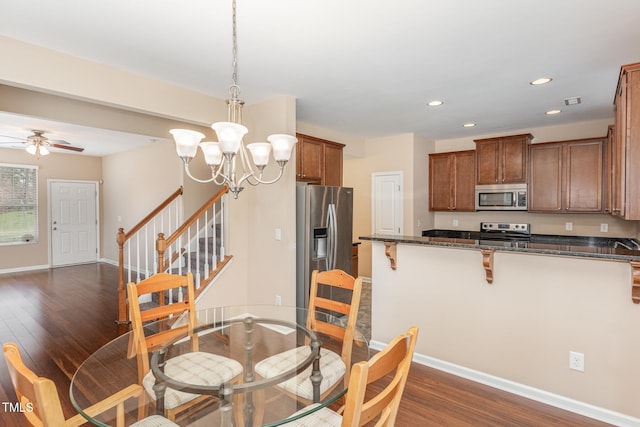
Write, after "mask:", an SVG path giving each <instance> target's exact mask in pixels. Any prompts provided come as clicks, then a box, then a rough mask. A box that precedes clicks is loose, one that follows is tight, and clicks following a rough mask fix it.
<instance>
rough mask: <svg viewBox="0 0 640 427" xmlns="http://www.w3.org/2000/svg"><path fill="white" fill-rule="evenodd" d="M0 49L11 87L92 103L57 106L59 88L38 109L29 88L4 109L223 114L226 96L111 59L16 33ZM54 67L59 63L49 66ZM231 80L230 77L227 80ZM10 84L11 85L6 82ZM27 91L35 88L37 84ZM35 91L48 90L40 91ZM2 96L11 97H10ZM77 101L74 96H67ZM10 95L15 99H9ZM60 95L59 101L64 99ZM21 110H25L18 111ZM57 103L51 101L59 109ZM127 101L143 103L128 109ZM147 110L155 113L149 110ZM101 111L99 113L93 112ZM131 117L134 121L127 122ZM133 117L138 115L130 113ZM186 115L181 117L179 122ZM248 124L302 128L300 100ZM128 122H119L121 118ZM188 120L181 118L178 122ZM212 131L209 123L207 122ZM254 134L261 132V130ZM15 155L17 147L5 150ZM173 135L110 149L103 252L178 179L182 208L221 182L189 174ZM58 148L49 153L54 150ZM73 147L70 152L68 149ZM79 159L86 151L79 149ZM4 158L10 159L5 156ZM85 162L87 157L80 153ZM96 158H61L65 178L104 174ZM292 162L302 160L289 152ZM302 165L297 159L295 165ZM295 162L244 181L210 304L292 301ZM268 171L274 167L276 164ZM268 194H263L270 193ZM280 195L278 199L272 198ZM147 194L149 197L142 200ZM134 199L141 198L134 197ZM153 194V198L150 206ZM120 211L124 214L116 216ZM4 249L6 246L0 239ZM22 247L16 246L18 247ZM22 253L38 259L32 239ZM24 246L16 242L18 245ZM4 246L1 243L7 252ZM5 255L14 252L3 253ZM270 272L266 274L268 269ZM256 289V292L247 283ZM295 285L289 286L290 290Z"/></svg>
mask: <svg viewBox="0 0 640 427" xmlns="http://www.w3.org/2000/svg"><path fill="white" fill-rule="evenodd" d="M0 49H1V50H2V51H3V52H4V53H5V55H6V56H7V57H11V58H12V61H8V62H7V64H5V65H6V66H3V67H2V69H0V82H2V83H6V84H7V85H8V86H6V87H4V88H1V89H4V90H5V91H8V92H12V93H13V92H16V91H17V92H20V90H17V89H16V88H24V89H30V90H32V91H35V92H37V93H39V94H41V93H42V92H44V93H49V94H53V95H64V97H66V98H68V99H70V100H86V101H90V102H91V104H90V106H89V105H86V107H87V108H84V109H83V112H86V113H89V112H90V113H91V114H88V116H90V118H86V117H84V118H82V119H81V118H80V117H78V116H81V115H83V114H81V112H79V111H78V109H75V110H74V111H67V112H66V113H64V114H58V113H56V112H55V111H59V110H61V109H62V110H66V108H64V104H65V102H64V98H62V101H60V99H58V98H57V97H56V99H53V100H51V101H52V102H54V103H56V102H57V104H55V105H56V107H57V108H48V109H47V111H45V112H43V111H41V110H39V109H38V105H39V103H38V102H34V100H33V99H29V98H28V97H26V95H25V97H24V98H21V99H23V101H24V102H6V98H2V99H0V109H2V110H5V111H14V112H19V113H20V114H29V113H30V112H32V113H33V111H36V113H34V115H36V116H39V117H47V118H50V119H54V120H64V121H69V122H72V123H78V124H84V125H89V126H96V127H100V123H102V122H101V121H100V120H99V119H97V118H100V116H102V114H101V111H100V108H101V106H102V107H104V106H108V107H115V108H116V109H117V110H118V111H119V112H120V115H118V112H114V111H109V112H108V114H113V115H112V116H110V119H111V124H110V125H105V126H107V127H108V128H109V129H114V126H115V129H116V130H126V131H134V132H135V131H136V130H133V129H135V126H136V123H137V122H138V120H137V119H138V118H139V117H137V116H135V114H137V113H147V114H148V115H152V116H157V117H165V118H172V119H176V120H179V121H181V122H186V123H193V124H194V125H195V126H196V128H197V129H198V130H201V128H200V127H198V126H206V127H208V126H209V124H210V123H211V122H213V121H217V120H225V119H226V105H225V103H224V101H223V100H219V99H215V98H212V97H209V96H206V95H203V94H201V93H196V92H193V91H189V90H186V89H184V88H180V87H177V86H172V85H170V84H166V83H163V82H159V81H154V80H152V79H148V78H144V77H142V76H139V75H135V74H132V73H127V72H124V71H121V70H117V69H113V68H110V67H107V66H104V65H100V64H96V63H91V62H89V61H84V60H81V59H78V58H74V57H71V56H69V55H64V54H60V53H57V52H53V51H48V50H46V49H42V48H39V47H36V46H32V45H28V44H25V43H22V42H18V41H16V40H12V39H7V38H5V37H0ZM34 63H47V64H48V65H49V66H48V67H33V66H32V65H33V64H34ZM50 67H54V68H55V69H56V73H51V72H50ZM224 84H225V85H226V82H225V83H224ZM3 93H5V92H3ZM29 95H32V93H31V92H30V93H29ZM38 99H43V97H39V98H38ZM3 101H4V102H3ZM70 102H72V101H70ZM7 104H9V106H7ZM61 105H62V107H61ZM16 110H19V111H16ZM52 110H54V111H52ZM126 111H133V112H136V113H135V114H132V115H131V117H129V115H128V114H127V113H126ZM145 117H146V119H148V116H145ZM95 120H97V122H96V121H95ZM130 120H131V122H130ZM132 122H133V123H132ZM152 123H155V122H153V121H151V122H150V123H148V124H150V127H156V128H157V130H158V134H159V136H160V137H166V138H169V135H168V133H167V131H168V128H167V127H165V126H166V125H167V123H168V122H167V123H165V122H163V123H162V124H157V123H156V124H152ZM182 124H184V123H182ZM245 124H246V125H247V126H248V127H249V128H250V129H251V132H252V134H250V135H247V141H255V140H257V139H263V138H264V137H266V136H267V135H268V134H271V133H295V100H294V99H293V98H287V97H284V98H281V99H280V98H279V99H276V100H273V101H269V102H265V103H263V104H260V105H255V106H252V105H247V106H246V107H245ZM121 126H122V127H121ZM180 127H184V126H180ZM207 133H209V134H210V135H211V134H212V132H211V131H210V130H208V131H207ZM254 138H255V139H254ZM2 151H3V152H4V151H7V152H10V153H11V155H18V153H21V152H20V151H15V150H2ZM173 153H174V149H173V147H172V143H170V142H168V141H163V142H160V143H158V144H156V145H153V146H149V147H146V148H145V149H142V150H138V151H135V152H131V153H128V154H122V155H116V156H111V157H108V158H105V159H104V168H105V171H104V181H105V185H106V188H105V193H106V201H105V203H104V206H103V209H104V211H105V214H104V216H105V226H104V230H105V232H104V234H105V235H104V239H103V240H104V242H105V243H104V244H105V248H104V252H105V254H104V255H105V258H107V259H111V257H112V256H114V250H115V247H116V245H115V243H114V240H115V235H114V234H112V233H114V230H117V228H118V227H120V226H122V227H125V228H126V227H129V226H131V225H133V224H135V223H136V222H137V221H138V220H139V219H140V218H141V216H140V212H142V211H145V214H146V212H148V210H147V209H151V208H153V207H155V205H156V204H157V203H158V201H161V200H164V198H166V197H167V196H168V195H169V194H170V193H171V192H173V191H175V190H176V189H177V188H178V186H179V185H182V184H184V187H185V206H186V208H185V210H186V209H190V208H191V207H193V206H197V204H198V203H199V202H198V201H199V200H206V199H208V198H209V197H211V196H212V195H213V193H214V192H215V188H214V186H212V185H211V184H197V183H194V182H192V181H190V180H188V179H185V178H183V176H182V174H181V173H180V168H181V165H180V161H179V160H178V158H177V157H176V156H175V154H173ZM53 156H54V155H53V154H52V155H51V156H50V157H49V158H53ZM68 157H70V158H71V157H72V156H68ZM74 158H76V159H84V160H82V161H83V162H90V161H91V160H89V159H87V158H86V157H78V156H75V157H74ZM3 161H4V160H3ZM77 161H78V162H80V161H81V160H77ZM93 162H94V163H92V166H91V167H87V168H86V171H85V172H84V173H83V170H84V168H78V167H76V166H75V165H74V167H71V166H70V165H69V164H67V165H66V167H64V168H63V170H64V173H62V170H61V173H60V174H59V175H58V176H57V177H58V178H69V179H70V178H75V177H76V175H83V176H85V179H86V177H87V176H88V177H91V178H90V179H96V180H97V179H100V178H101V175H102V171H101V168H102V164H101V161H100V159H94V160H93ZM193 162H194V163H195V164H194V173H195V174H197V175H198V176H206V173H207V171H206V168H205V167H204V166H203V165H202V164H200V165H198V164H197V163H198V162H199V159H197V158H196V159H194V161H193ZM292 164H295V162H292ZM293 167H295V166H293ZM291 168H292V166H291V165H290V166H289V167H288V169H287V173H286V175H285V177H284V178H283V179H282V180H281V181H280V182H278V183H277V184H274V185H272V186H270V187H264V188H266V191H265V192H262V191H261V190H262V188H261V189H260V190H256V191H255V192H254V191H252V190H253V189H249V188H247V189H246V190H245V191H243V193H242V194H241V196H240V199H239V200H230V202H229V204H228V209H229V213H230V218H231V232H230V235H229V240H228V241H227V247H228V252H229V253H232V254H233V255H234V260H233V263H232V264H231V265H230V266H229V268H228V270H227V274H225V275H224V276H223V277H224V279H221V280H220V281H218V282H216V283H215V284H214V286H213V289H212V291H211V292H209V293H208V294H207V298H208V299H206V300H203V301H199V302H198V304H199V305H200V306H204V305H209V304H210V305H225V304H245V303H247V302H249V295H251V302H265V303H271V302H273V301H274V295H275V294H276V293H279V294H282V297H283V303H288V302H293V300H294V298H295V292H293V289H294V288H295V277H294V276H295V275H294V270H295V256H294V255H293V254H294V252H295V244H294V242H295V211H294V209H295V208H294V206H295V202H294V198H295V191H294V186H295V171H292V170H291ZM269 172H271V171H269ZM265 199H266V200H265ZM274 200H275V201H276V202H273V201H274ZM141 201H143V202H144V203H141ZM131 203H135V206H136V207H135V208H132V207H131V206H132V204H131ZM147 203H150V204H152V205H153V206H143V205H146V204H147ZM118 216H121V217H122V219H121V221H118V220H117V218H118ZM275 227H280V228H281V229H282V234H283V240H282V241H281V242H279V243H278V244H279V245H280V247H281V248H282V250H281V251H274V250H273V247H274V239H273V236H274V228H275ZM0 250H3V249H1V248H0ZM13 250H14V251H16V249H15V248H14V249H13ZM18 250H19V251H21V253H22V254H23V255H22V257H21V259H22V260H28V261H26V262H25V261H22V263H21V264H19V265H18V266H25V265H32V262H31V261H30V260H31V259H32V258H30V257H27V256H25V255H26V254H27V253H29V254H31V251H33V248H32V247H30V246H21V247H20V248H19V249H18ZM16 252H17V251H16ZM43 253H44V254H45V255H44V259H42V260H40V259H38V261H37V262H38V264H39V265H42V264H46V263H47V261H46V250H45V251H44V252H43ZM0 254H1V252H0ZM0 259H3V263H4V262H5V261H4V260H5V259H7V258H3V257H0ZM265 278H266V279H265ZM250 285H251V286H252V292H251V294H250V293H249V286H250ZM287 295H288V296H287Z"/></svg>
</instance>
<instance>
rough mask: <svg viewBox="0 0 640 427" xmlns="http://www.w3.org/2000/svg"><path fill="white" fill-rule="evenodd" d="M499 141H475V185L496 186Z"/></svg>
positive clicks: (498, 172) (497, 180)
mask: <svg viewBox="0 0 640 427" xmlns="http://www.w3.org/2000/svg"><path fill="white" fill-rule="evenodd" d="M499 145H500V141H499V140H498V139H494V140H485V141H482V142H478V141H476V167H477V170H476V172H477V174H478V175H477V178H476V184H498V183H499V182H500V179H499V176H500V175H499V174H500V171H499V170H498V165H499V164H500V162H499V153H500V149H499Z"/></svg>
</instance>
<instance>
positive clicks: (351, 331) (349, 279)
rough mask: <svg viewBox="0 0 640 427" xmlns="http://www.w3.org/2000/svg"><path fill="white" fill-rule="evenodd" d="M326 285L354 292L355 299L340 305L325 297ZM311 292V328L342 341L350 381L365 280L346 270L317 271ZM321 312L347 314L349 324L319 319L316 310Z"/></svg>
mask: <svg viewBox="0 0 640 427" xmlns="http://www.w3.org/2000/svg"><path fill="white" fill-rule="evenodd" d="M322 285H324V286H328V287H331V288H334V289H345V290H348V291H351V300H350V301H349V302H340V301H336V300H332V299H329V298H326V297H324V296H322V295H321V294H322V291H321V290H322ZM309 292H310V295H309V313H308V316H307V328H310V329H312V330H314V331H318V332H321V333H323V334H327V335H329V336H331V337H333V338H336V339H338V340H341V341H342V354H341V357H342V360H343V361H344V363H345V365H346V366H347V375H346V376H345V378H346V380H347V381H348V378H349V375H348V372H349V366H351V352H352V348H353V340H354V335H355V332H356V321H357V320H358V310H359V308H360V296H361V294H362V278H360V277H358V278H354V277H353V276H350V275H349V274H347V273H345V272H344V271H342V270H329V271H322V272H319V271H318V270H314V271H313V272H312V273H311V289H310V291H309ZM318 309H321V311H331V312H335V313H340V314H343V315H347V316H348V318H347V322H346V324H341V323H340V322H338V321H332V320H338V319H332V318H330V317H325V316H316V310H318Z"/></svg>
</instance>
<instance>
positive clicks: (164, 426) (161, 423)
mask: <svg viewBox="0 0 640 427" xmlns="http://www.w3.org/2000/svg"><path fill="white" fill-rule="evenodd" d="M131 427H179V426H178V424H176V423H174V422H173V421H169V420H168V419H166V418H165V417H163V416H161V415H151V416H150V417H147V418H144V419H142V420H140V421H138V422H136V423H133V424H131Z"/></svg>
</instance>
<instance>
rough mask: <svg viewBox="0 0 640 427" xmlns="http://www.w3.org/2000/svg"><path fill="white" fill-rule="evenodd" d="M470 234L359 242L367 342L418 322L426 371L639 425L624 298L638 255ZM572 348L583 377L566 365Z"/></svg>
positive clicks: (633, 320)
mask: <svg viewBox="0 0 640 427" xmlns="http://www.w3.org/2000/svg"><path fill="white" fill-rule="evenodd" d="M465 237H466V238H465ZM473 237H474V236H472V235H468V236H457V237H442V236H431V237H423V236H390V235H371V236H362V237H360V239H361V240H369V241H372V339H373V346H374V347H375V343H377V342H379V343H385V342H388V341H389V340H391V339H392V338H393V336H394V334H395V333H396V331H398V330H402V329H403V328H406V326H407V325H417V326H419V327H420V328H421V330H423V331H425V333H424V334H423V335H422V336H421V339H420V340H418V344H417V347H416V353H417V356H416V360H417V361H419V362H421V363H423V364H426V365H429V366H433V367H435V368H437V369H441V370H444V371H447V372H451V373H454V374H456V375H460V376H462V377H466V378H470V379H472V380H474V381H478V382H481V383H485V384H488V385H491V386H494V387H497V388H501V389H504V390H507V391H510V392H513V393H517V394H520V395H523V396H526V397H529V398H532V399H535V400H539V401H541V402H544V403H548V404H552V405H554V406H558V407H561V408H564V409H567V410H571V411H574V412H577V413H581V414H583V415H587V416H591V417H593V418H597V419H600V420H603V421H606V422H609V423H611V424H614V425H636V426H637V425H640V407H638V405H637V396H638V395H639V394H640V381H639V380H640V365H639V364H638V363H637V360H638V356H639V355H640V340H638V339H637V338H636V337H637V335H638V334H637V331H638V327H640V306H639V305H637V304H633V303H632V302H631V301H630V300H629V288H630V281H631V283H634V282H633V280H632V277H633V272H635V271H637V268H635V267H633V264H635V265H638V264H637V263H639V262H640V253H638V251H635V250H629V249H625V248H623V247H616V248H612V247H608V248H607V247H596V246H595V245H577V244H574V245H565V244H558V243H560V242H555V244H554V242H548V241H547V242H536V241H535V239H534V240H533V243H531V244H529V245H504V244H503V243H501V242H489V241H484V240H483V241H481V240H478V239H475V238H473ZM565 243H566V242H565ZM574 243H575V242H574ZM545 245H546V246H545ZM525 246H526V247H525ZM487 263H489V264H490V265H487ZM394 267H395V268H394ZM488 269H489V270H490V272H491V281H490V282H491V283H488V282H489V280H487V279H488V272H489V270H488ZM636 281H637V279H636ZM570 352H575V353H579V354H582V355H584V363H585V369H584V371H582V372H581V371H576V370H572V369H569V353H570Z"/></svg>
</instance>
